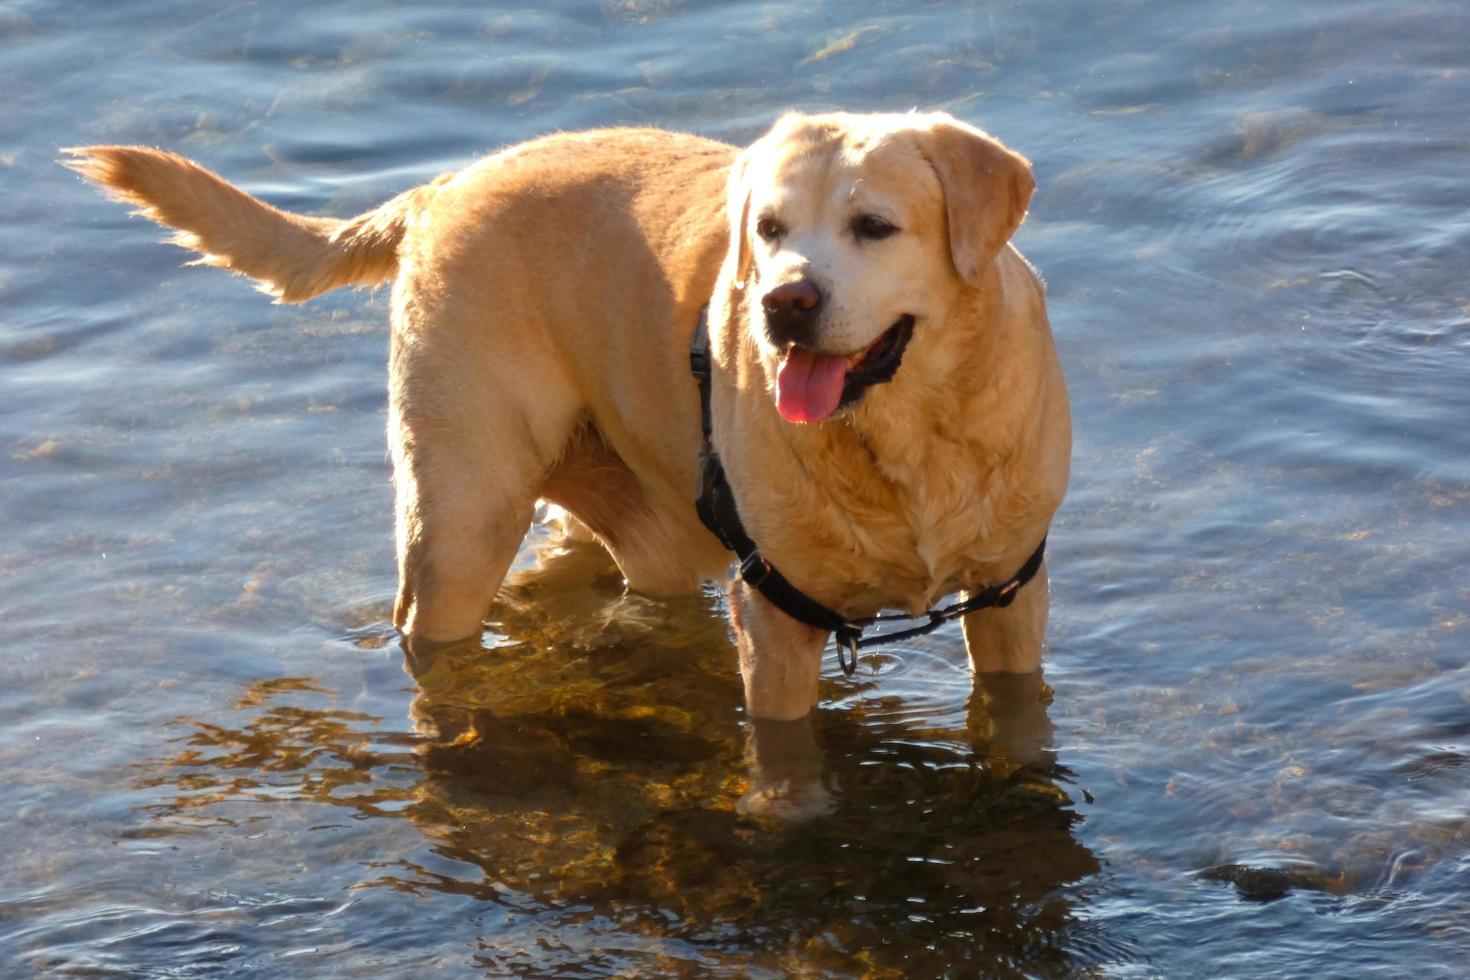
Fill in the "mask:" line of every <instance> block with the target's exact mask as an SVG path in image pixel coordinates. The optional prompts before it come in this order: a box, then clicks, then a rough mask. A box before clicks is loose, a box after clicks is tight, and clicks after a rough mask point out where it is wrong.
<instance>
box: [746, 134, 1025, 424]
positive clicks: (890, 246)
mask: <svg viewBox="0 0 1470 980" xmlns="http://www.w3.org/2000/svg"><path fill="white" fill-rule="evenodd" d="M1033 187H1034V184H1033V181H1032V178H1031V168H1030V165H1029V164H1028V163H1027V162H1026V160H1025V159H1024V158H1023V157H1021V156H1019V155H1018V154H1016V153H1013V152H1011V151H1010V150H1008V149H1006V148H1005V147H1004V146H1002V145H1001V144H1000V143H999V142H997V141H996V140H995V139H993V138H991V137H990V136H988V135H987V134H985V133H984V132H982V131H980V130H978V129H975V128H973V127H971V126H967V125H965V124H964V123H961V122H958V121H957V120H955V119H953V118H952V117H950V116H948V115H945V114H943V113H933V114H917V113H911V114H907V115H847V114H834V115H824V116H802V115H796V114H792V115H787V116H785V117H783V118H782V119H780V120H779V121H778V122H777V123H776V125H775V126H774V127H773V128H772V129H771V131H770V132H769V133H767V134H766V135H765V136H763V137H761V138H760V139H759V140H757V141H756V142H755V143H754V144H752V145H751V146H750V147H749V148H748V149H746V150H745V151H744V152H743V153H742V154H741V155H740V156H739V158H738V159H737V160H736V162H735V165H734V167H733V168H732V170H731V174H730V182H729V220H730V246H729V252H728V254H727V256H726V259H725V265H724V267H723V269H722V282H723V283H725V284H726V285H727V286H728V287H729V288H730V289H732V290H737V291H743V292H744V298H745V304H746V307H747V309H748V310H749V313H750V315H749V317H748V320H747V324H746V328H747V329H748V330H749V331H750V334H751V336H750V338H749V340H750V341H751V342H753V343H754V344H755V347H756V349H757V351H758V352H759V355H760V359H761V361H762V364H763V366H764V367H765V370H766V371H767V374H768V377H769V378H770V379H771V380H773V381H774V387H775V390H776V398H777V406H778V408H779V409H780V412H781V415H782V417H783V418H785V419H786V420H787V421H790V422H815V421H821V420H823V419H826V418H829V417H830V416H832V415H833V414H835V413H837V412H839V411H841V410H842V409H844V408H847V407H848V406H851V405H853V404H856V403H857V401H858V400H859V399H860V398H862V396H863V394H864V392H866V391H867V390H868V389H869V388H870V387H872V386H873V385H876V384H881V383H883V382H886V381H890V380H893V379H894V378H895V377H896V376H897V375H898V371H899V369H900V367H901V365H902V363H903V359H904V354H905V352H906V350H907V349H908V345H909V343H910V341H912V340H913V339H914V337H915V335H916V334H917V335H919V336H920V337H922V336H923V335H924V333H925V332H926V331H932V330H935V329H938V328H939V327H940V326H941V325H942V324H943V323H944V321H945V320H946V318H947V313H948V311H949V310H950V309H951V307H952V306H953V305H954V303H955V302H956V300H957V299H958V298H959V296H960V295H961V293H962V292H963V291H964V290H966V289H975V288H980V287H981V286H982V285H983V284H984V282H985V280H986V277H987V274H988V272H989V269H990V266H991V263H992V262H993V261H994V259H995V257H996V255H997V253H999V251H1000V250H1001V249H1002V248H1003V247H1004V246H1005V243H1006V242H1007V241H1008V240H1009V239H1010V237H1011V235H1012V233H1014V232H1015V230H1016V227H1017V226H1018V225H1019V224H1020V223H1021V219H1022V218H1023V217H1024V216H1025V214H1026V206H1027V204H1028V202H1029V201H1030V199H1031V191H1032V188H1033ZM734 308H735V305H734V304H732V307H731V309H732V310H733V309H734Z"/></svg>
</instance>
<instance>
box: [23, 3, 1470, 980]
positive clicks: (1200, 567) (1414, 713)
mask: <svg viewBox="0 0 1470 980" xmlns="http://www.w3.org/2000/svg"><path fill="white" fill-rule="evenodd" d="M1467 41H1470V8H1467V7H1465V5H1464V4H1462V3H1458V2H1440V3H1434V2H1425V3H1419V2H1405V3H1400V2H1389V0H1382V2H1373V3H1355V2H1341V3H1330V4H1329V3H1267V2H1256V0H1244V2H1211V3H1205V2H1189V3H1180V2H1172V0H1129V2H1123V3H1111V4H1080V3H1079V4H1065V3H1054V2H1040V3H1028V4H1018V3H1011V2H995V3H960V4H946V3H928V4H911V3H871V4H846V3H836V2H825V3H782V2H773V3H755V2H741V3H722V4H703V3H693V2H689V3H683V2H677V0H646V2H645V0H626V2H624V0H603V2H602V3H600V4H599V3H590V2H584V3H570V2H558V3H546V4H540V5H535V6H534V7H533V6H527V7H526V8H523V9H522V8H516V7H512V6H501V5H497V4H489V5H487V4H463V5H455V4H421V5H404V4H398V3H387V2H382V0H356V2H353V3H346V2H334V3H333V2H329V3H317V4H305V5H298V4H295V3H285V2H277V0H269V2H266V0H262V2H244V3H235V4H220V3H216V2H204V0H198V2H187V3H179V2H172V3H153V2H141V0H127V2H121V0H115V2H110V3H106V4H103V3H93V2H80V0H72V2H62V0H51V2H42V0H34V2H27V0H0V109H3V111H0V365H3V367H0V409H3V410H0V450H3V451H0V481H3V483H0V487H3V489H0V513H3V522H4V523H3V530H4V533H3V535H0V610H3V612H4V619H5V624H6V627H7V629H6V641H5V647H4V656H3V659H0V785H3V789H0V834H3V837H0V839H3V844H0V868H3V870H0V973H3V974H4V975H5V976H25V975H43V974H44V975H60V976H66V975H75V976H110V975H119V976H146V975H168V976H176V977H190V976H201V977H203V976H221V975H248V974H254V975H299V976H305V975H346V976H390V975H429V974H434V975H440V976H450V975H463V974H474V973H477V972H482V973H484V974H485V975H491V976H503V975H507V974H516V973H521V974H527V975H537V976H542V975H548V974H566V975H595V974H617V973H635V974H659V973H680V972H683V973H694V974H702V973H708V974H721V973H724V974H728V975H732V976H734V975H738V976H746V975H749V976H763V975H764V976H780V975H785V974H788V973H792V972H809V973H816V974H824V973H825V974H833V975H845V974H851V973H863V972H871V973H873V974H875V975H900V974H902V975H908V976H928V975H936V974H943V973H949V974H951V975H956V976H967V975H1007V974H1012V973H1018V974H1028V975H1043V976H1047V975H1056V976H1062V975H1074V974H1078V973H1093V974H1100V975H1109V976H1156V975H1158V976H1186V977H1187V976H1229V977H1257V976H1260V977H1267V976H1270V977H1275V976H1304V975H1318V976H1334V977H1337V976H1363V975H1370V974H1377V975H1384V976H1408V975H1413V976H1417V977H1429V976H1463V975H1466V973H1467V972H1470V889H1467V887H1466V882H1467V880H1470V879H1467V874H1470V822H1467V821H1470V703H1467V700H1470V683H1467V681H1470V670H1467V661H1470V658H1467V652H1466V637H1467V635H1470V618H1467V609H1470V578H1467V575H1466V572H1465V569H1466V567H1467V564H1470V547H1467V534H1466V532H1467V531H1470V394H1467V392H1470V385H1467V368H1470V339H1467V338H1470V330H1467V325H1470V281H1467V276H1466V272H1467V260H1470V211H1467V192H1466V186H1467V185H1466V175H1467V173H1470V165H1467V159H1470V156H1467V153H1470V135H1467V129H1466V126H1465V120H1466V118H1467V117H1466V110H1465V107H1466V106H1467V105H1470V57H1467V52H1470V46H1467ZM915 105H918V106H922V107H926V108H940V109H947V110H948V111H950V112H953V113H956V114H957V115H960V116H962V117H964V118H966V119H969V120H972V121H974V122H977V123H979V124H981V125H983V126H986V127H987V128H989V129H991V130H993V131H994V132H996V133H998V134H1000V135H1001V136H1002V137H1003V138H1005V139H1006V140H1007V141H1008V142H1010V143H1011V144H1013V145H1014V146H1017V147H1019V148H1021V149H1022V150H1023V151H1025V152H1026V153H1028V154H1029V155H1030V156H1032V157H1033V158H1034V160H1035V165H1036V171H1037V176H1038V181H1039V186H1040V190H1039V192H1038V194H1037V197H1036V200H1035V203H1034V207H1033V210H1032V213H1031V216H1030V218H1029V220H1028V222H1027V224H1026V226H1025V227H1024V228H1023V230H1022V232H1021V234H1020V244H1021V246H1022V248H1023V249H1024V250H1025V251H1026V253H1027V254H1028V255H1029V256H1030V257H1031V258H1032V259H1033V260H1034V261H1035V262H1036V264H1037V265H1038V266H1039V267H1040V268H1041V269H1042V270H1043V272H1044V273H1045V275H1046V277H1047V279H1048V281H1049V289H1050V303H1051V312H1052V319H1053V323H1054V325H1055V328H1056V332H1057V336H1058V340H1059V345H1060V348H1061V353H1062V358H1063V361H1064V363H1065V366H1066V369H1067V372H1068V376H1069V379H1070V382H1071V386H1072V393H1073V405H1074V410H1075V413H1076V421H1077V425H1076V430H1077V440H1076V442H1077V445H1076V455H1075V461H1074V466H1073V473H1074V479H1073V485H1072V490H1071V495H1070V497H1069V498H1068V502H1067V505H1066V507H1065V508H1064V509H1063V511H1062V513H1061V516H1060V519H1059V521H1058V522H1057V525H1056V527H1055V529H1054V533H1053V535H1052V556H1053V557H1052V571H1053V585H1054V592H1055V594H1054V601H1053V609H1054V612H1053V618H1052V633H1051V644H1050V651H1049V653H1048V657H1047V666H1046V671H1045V679H1044V684H1043V683H1042V682H1041V681H1039V680H1037V679H1036V678H1020V679H1013V680H1012V681H1009V682H1004V683H1002V682H995V683H991V684H987V685H984V686H983V687H982V688H981V689H979V690H972V683H971V680H970V678H969V676H968V672H967V668H966V663H965V655H964V651H963V647H962V644H961V640H960V637H959V635H958V632H957V631H955V630H950V631H947V632H941V633H939V634H936V635H935V636H934V637H932V638H929V639H928V640H925V641H922V642H917V643H914V644H912V645H907V646H898V647H893V648H888V649H885V650H884V651H883V652H882V654H881V655H876V656H872V657H868V658H867V659H866V660H865V661H864V663H863V665H862V668H861V669H860V670H859V672H858V674H857V676H855V677H854V678H852V679H850V680H848V679H844V678H843V677H842V676H841V675H840V674H839V673H837V671H836V670H835V666H834V665H833V664H830V663H829V665H828V669H827V674H826V680H825V682H824V688H823V694H824V700H823V703H822V708H821V714H820V718H819V722H818V728H819V733H820V739H821V743H822V752H823V757H824V763H825V766H826V768H827V772H828V774H829V779H830V782H831V784H832V786H833V787H834V788H835V791H836V793H837V800H838V808H837V811H836V812H835V813H834V814H833V815H832V816H831V817H830V818H827V819H825V820H820V821H817V822H815V823H812V824H810V825H807V826H803V827H797V828H787V829H782V828H778V827H777V828H773V827H768V826H764V825H761V824H758V823H754V822H751V821H749V820H747V819H744V818H742V817H740V816H738V815H737V814H736V812H735V809H734V804H735V801H736V800H737V799H738V798H739V796H740V794H741V793H742V791H743V790H744V788H745V778H746V769H745V762H744V751H745V749H744V745H745V736H744V724H745V723H744V720H743V717H742V714H741V710H740V689H739V678H738V676H737V674H736V671H735V663H734V653H733V650H732V647H731V645H730V642H729V639H728V636H727V633H726V627H725V625H724V621H723V619H722V618H721V616H720V610H719V609H718V604H717V601H716V600H715V599H714V598H712V597H706V598H704V599H699V598H692V599H689V600H685V601H682V602H669V603H659V602H653V601H650V600H646V599H643V598H640V597H638V596H631V595H624V594H623V591H622V587H621V583H620V582H619V580H618V579H617V577H616V574H615V573H614V572H612V571H610V570H609V569H608V568H607V567H606V566H605V564H604V563H603V562H601V561H600V560H599V559H598V558H597V556H596V555H595V554H589V553H587V552H562V551H559V550H547V549H545V548H543V549H542V550H541V551H540V552H538V551H537V549H536V547H535V544H536V543H537V542H540V543H542V544H543V545H544V544H545V542H546V540H547V539H546V536H545V534H544V532H538V534H537V535H534V536H533V541H532V542H529V543H528V547H527V549H526V551H525V552H524V553H523V555H522V559H521V561H520V563H519V567H518V572H517V574H516V577H515V582H514V583H513V584H512V585H511V586H510V587H509V588H507V590H506V591H505V593H504V594H503V596H502V599H501V601H500V603H499V604H498V606H497V608H496V609H495V610H494V612H493V614H492V628H491V630H490V631H489V632H487V634H486V637H485V644H484V646H485V649H484V650H481V651H474V652H473V653H472V654H469V653H458V654H452V655H449V656H446V657H443V658H441V659H440V660H438V661H437V662H433V663H428V664H423V665H419V666H420V673H419V675H418V677H417V678H416V679H415V678H413V677H410V676H409V674H407V673H406V672H405V670H404V662H403V654H402V652H401V650H400V648H399V646H398V643H397V639H396V637H395V635H394V633H393V631H392V629H391V627H390V625H389V624H388V622H387V618H388V614H389V601H390V597H391V594H392V589H393V584H394V583H393V563H392V542H391V512H390V490H389V486H388V467H387V464H386V461H385V458H384V447H383V437H382V429H383V425H384V392H383V389H384V360H385V353H386V329H385V321H386V318H387V309H386V297H385V295H383V294H381V293H380V294H377V295H368V294H364V293H356V294H353V293H340V294H333V295H331V296H328V297H326V298H323V299H321V300H319V301H317V302H315V303H313V304H311V305H309V306H306V307H280V306H272V305H270V304H269V303H268V302H266V301H265V299H264V298H262V297H261V296H259V295H258V294H256V293H254V292H252V291H251V289H250V287H249V286H248V284H247V283H246V282H245V281H243V280H239V279H232V278H230V277H228V276H225V275H223V274H220V273H218V272H215V271H212V270H198V269H182V268H180V265H179V263H180V259H181V253H179V252H178V251H176V250H174V249H170V248H166V247H164V246H161V245H158V244H156V241H157V239H158V238H159V237H160V235H159V232H158V231H157V230H156V229H154V228H153V227H151V226H149V225H148V224H146V223H145V222H141V221H139V220H137V219H130V218H128V217H127V216H126V215H125V213H124V211H123V209H121V208H119V207H117V206H116V205H114V204H111V203H108V202H106V201H104V200H102V199H101V198H100V196H99V195H97V194H96V193H94V191H93V190H92V189H91V188H89V187H86V186H84V185H83V184H82V183H81V182H80V181H79V180H78V179H77V178H75V177H74V176H73V175H71V174H70V173H68V172H67V171H64V170H62V169H61V168H60V167H58V166H56V165H55V163H54V160H55V158H56V156H57V149H58V148H59V147H62V146H67V145H72V144H77V143H91V142H104V141H108V142H138V143H149V144H156V145H160V146H165V147H168V148H172V149H176V150H179V151H181V152H184V153H186V154H188V155H191V156H194V157H197V158H199V159H200V160H202V161H204V162H205V163H206V164H208V165H209V166H211V167H213V168H215V169H217V170H219V171H221V172H222V173H225V174H227V175H229V176H230V177H231V178H233V179H236V180H238V181H240V182H241V183H242V184H243V185H244V186H246V187H247V188H248V189H250V190H251V191H253V192H255V193H258V194H261V195H263V196H265V197H267V198H269V199H270V200H271V201H273V202H274V203H277V204H280V205H283V206H286V207H290V208H293V209H296V210H304V211H309V212H313V213H323V214H334V215H348V214H352V213H356V212H357V211H360V210H363V209H365V208H367V207H370V206H372V205H374V204H376V203H378V202H379V201H381V200H383V199H385V198H387V197H388V196H390V195H392V194H394V193H396V192H398V191H400V190H402V189H404V188H406V187H409V186H411V185H413V184H415V183H417V182H420V181H422V180H425V179H427V178H429V177H431V176H432V175H434V174H436V173H438V172H440V171H441V170H444V169H448V168H451V167H455V166H459V165H461V164H464V163H466V162H468V161H470V160H472V159H474V158H475V156H476V155H477V154H481V153H483V152H485V151H487V150H489V149H492V148H494V147H497V146H502V145H505V144H508V143H511V142H514V141H517V140H520V139H524V138H527V137H530V136H533V135H536V134H540V133H544V132H547V131H551V130H557V129H576V128H583V127H591V126H600V125H608V124H616V123H629V124H651V125H659V126H665V127H673V128H680V129H688V130H693V131H697V132H701V133H706V134H710V135H714V136H717V137H722V138H728V139H730V140H733V141H737V142H739V141H745V140H748V139H749V138H751V137H752V136H753V135H754V134H756V133H757V132H759V131H760V130H761V129H762V128H763V127H764V126H765V125H766V124H767V123H768V122H769V120H770V119H771V118H772V117H773V116H774V115H775V114H776V113H777V112H778V111H779V110H781V109H783V108H786V107H790V106H796V107H803V108H830V107H846V108H853V109H907V108H909V107H912V106H915Z"/></svg>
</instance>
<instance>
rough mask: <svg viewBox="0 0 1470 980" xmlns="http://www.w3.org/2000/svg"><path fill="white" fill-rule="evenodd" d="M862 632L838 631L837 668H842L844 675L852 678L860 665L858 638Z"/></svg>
mask: <svg viewBox="0 0 1470 980" xmlns="http://www.w3.org/2000/svg"><path fill="white" fill-rule="evenodd" d="M861 635H862V630H854V631H852V632H848V631H847V630H845V629H840V630H838V631H837V666H839V667H841V668H842V673H843V674H844V675H846V676H848V677H851V676H852V675H853V674H854V673H856V672H857V665H858V637H859V636H861Z"/></svg>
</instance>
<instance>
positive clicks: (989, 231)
mask: <svg viewBox="0 0 1470 980" xmlns="http://www.w3.org/2000/svg"><path fill="white" fill-rule="evenodd" d="M920 147H921V149H922V151H923V153H924V156H925V157H926V158H927V159H928V161H929V164H930V166H932V167H933V168H934V172H935V173H937V174H938V175H939V184H940V186H941V187H943V188H944V211H945V216H946V218H947V220H948V222H949V253H950V256H951V257H952V258H953V259H954V267H955V269H956V270H957V271H958V272H959V274H960V275H961V276H963V277H964V279H965V280H966V281H967V282H969V283H970V284H971V285H972V286H979V285H980V284H981V281H982V279H983V277H984V275H985V270H986V269H987V268H988V267H989V266H990V263H991V261H992V260H993V259H994V258H995V256H996V254H997V253H998V252H1000V250H1001V249H1002V248H1003V247H1004V246H1005V243H1006V242H1008V241H1010V238H1011V236H1012V235H1014V234H1015V233H1016V229H1017V228H1018V227H1020V224H1021V219H1022V218H1024V217H1026V206H1027V205H1028V204H1030V203H1031V192H1032V191H1033V190H1035V189H1036V181H1035V180H1034V179H1033V178H1032V176H1031V164H1030V162H1029V161H1028V160H1027V159H1026V158H1025V157H1023V156H1021V155H1020V154H1019V153H1015V152H1013V151H1011V150H1008V149H1006V147H1005V146H1004V145H1002V144H1001V142H1000V141H999V140H997V139H995V138H994V137H992V136H990V135H989V134H988V133H985V132H983V131H981V130H978V129H975V128H974V127H972V126H966V125H965V124H964V123H960V122H956V121H954V120H950V119H947V118H946V119H945V120H944V121H942V122H936V123H935V124H933V125H932V126H930V127H929V128H928V129H927V130H923V131H921V135H920Z"/></svg>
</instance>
